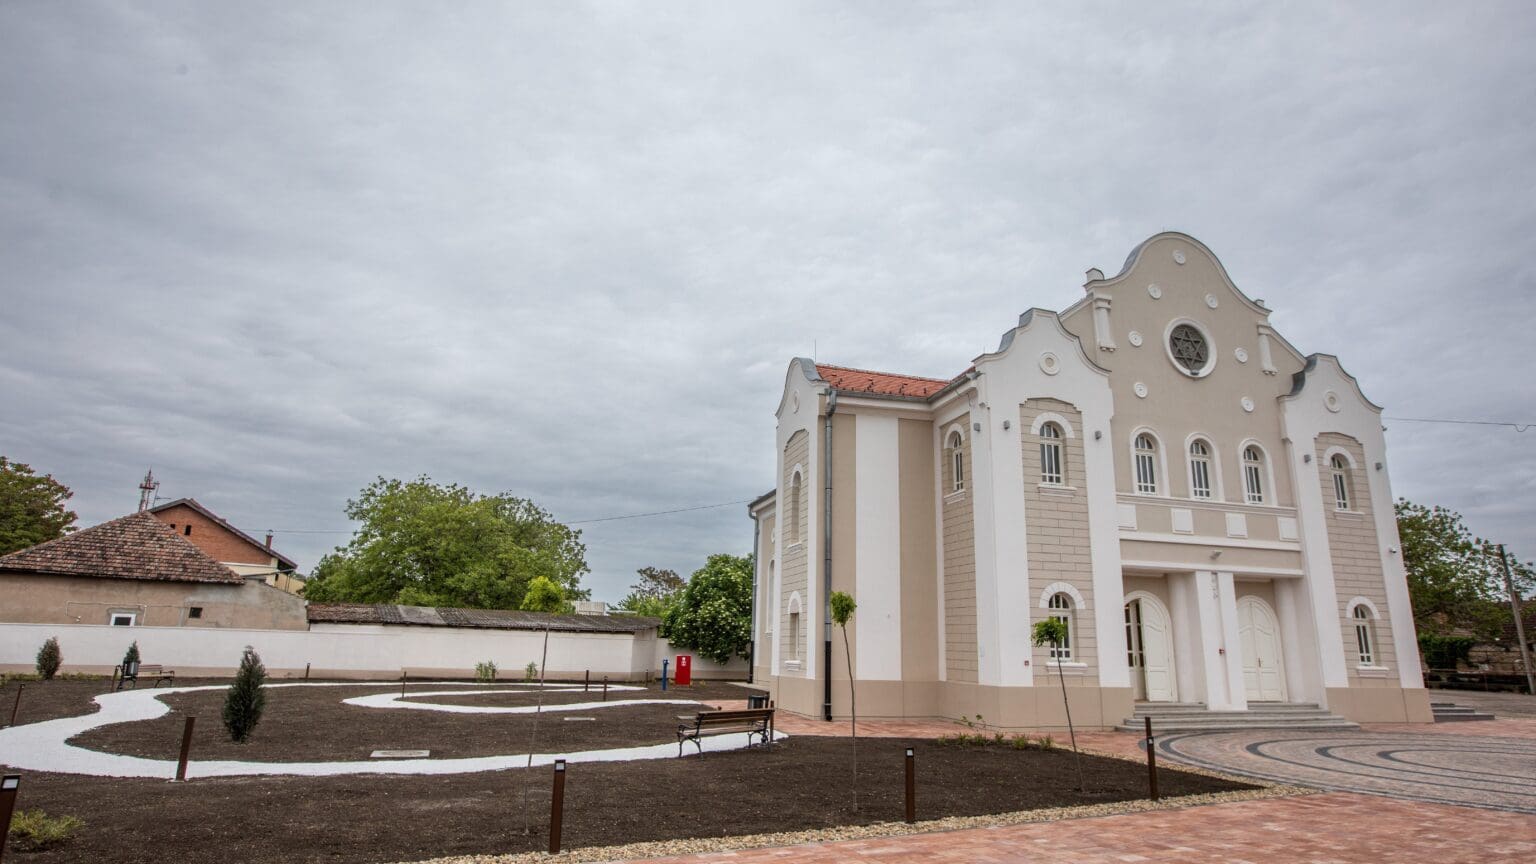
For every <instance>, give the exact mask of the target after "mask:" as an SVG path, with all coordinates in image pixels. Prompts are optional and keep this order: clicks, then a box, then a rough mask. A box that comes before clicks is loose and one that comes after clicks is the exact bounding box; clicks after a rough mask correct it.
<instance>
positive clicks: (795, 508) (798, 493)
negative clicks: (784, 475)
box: [788, 471, 805, 546]
mask: <svg viewBox="0 0 1536 864" xmlns="http://www.w3.org/2000/svg"><path fill="white" fill-rule="evenodd" d="M804 485H805V484H803V483H801V482H800V472H799V471H796V472H795V473H794V476H792V477H791V478H790V479H789V525H788V528H789V532H788V533H789V545H791V546H794V545H796V544H798V543H799V542H800V511H801V509H802V508H803V506H804V503H803V502H802V500H801V499H802V498H803V497H804V496H803V495H802V492H803V491H804V490H803V488H802V487H803V486H804Z"/></svg>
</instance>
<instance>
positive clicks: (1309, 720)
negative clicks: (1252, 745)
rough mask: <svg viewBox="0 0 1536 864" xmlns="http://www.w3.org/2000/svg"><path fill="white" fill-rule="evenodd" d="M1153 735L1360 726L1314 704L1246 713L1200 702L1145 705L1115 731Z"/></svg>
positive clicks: (1257, 706)
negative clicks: (1148, 727) (1147, 730)
mask: <svg viewBox="0 0 1536 864" xmlns="http://www.w3.org/2000/svg"><path fill="white" fill-rule="evenodd" d="M1149 717H1150V718H1151V719H1152V732H1153V734H1154V735H1161V734H1164V733H1170V732H1215V731H1225V730H1234V729H1358V728H1360V726H1359V724H1357V723H1353V722H1351V721H1349V720H1346V719H1344V718H1343V717H1338V716H1336V715H1334V714H1330V713H1329V712H1328V710H1327V709H1325V708H1321V707H1319V706H1318V705H1317V704H1316V703H1314V702H1254V703H1252V704H1251V705H1250V706H1249V708H1248V710H1247V711H1212V710H1210V709H1208V708H1207V707H1206V706H1204V705H1201V704H1197V703H1187V702H1185V703H1169V702H1142V703H1139V704H1137V705H1136V709H1135V712H1134V713H1133V715H1132V716H1131V717H1128V718H1126V720H1125V721H1124V722H1123V723H1121V724H1120V725H1119V726H1117V727H1116V728H1117V729H1119V730H1121V731H1125V732H1142V731H1145V727H1146V720H1147V718H1149Z"/></svg>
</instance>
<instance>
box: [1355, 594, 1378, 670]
mask: <svg viewBox="0 0 1536 864" xmlns="http://www.w3.org/2000/svg"><path fill="white" fill-rule="evenodd" d="M1354 619H1355V644H1356V646H1357V647H1358V648H1359V650H1360V665H1361V666H1373V665H1375V662H1376V633H1375V629H1376V628H1375V627H1373V626H1372V622H1371V610H1370V609H1369V608H1367V607H1366V605H1365V604H1364V603H1358V604H1356V605H1355V611H1354Z"/></svg>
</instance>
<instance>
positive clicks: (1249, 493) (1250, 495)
mask: <svg viewBox="0 0 1536 864" xmlns="http://www.w3.org/2000/svg"><path fill="white" fill-rule="evenodd" d="M1243 500H1244V501H1247V502H1248V503H1249V504H1263V503H1264V451H1262V450H1260V449H1259V448H1258V447H1257V446H1255V445H1253V444H1249V445H1248V446H1247V447H1244V448H1243Z"/></svg>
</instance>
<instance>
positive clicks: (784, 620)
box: [779, 430, 820, 662]
mask: <svg viewBox="0 0 1536 864" xmlns="http://www.w3.org/2000/svg"><path fill="white" fill-rule="evenodd" d="M810 441H811V436H810V435H809V434H808V433H806V432H805V431H804V430H801V431H799V432H796V433H795V434H794V435H791V436H790V438H789V441H788V443H786V444H785V445H784V476H783V478H781V479H780V481H779V484H780V485H779V490H780V493H779V494H780V496H781V497H780V500H779V511H780V512H781V513H783V514H784V519H785V520H786V523H785V525H784V527H783V528H782V529H781V530H780V535H779V545H780V548H781V549H782V552H783V556H784V559H783V560H782V561H780V562H779V566H780V568H781V571H782V572H781V574H780V577H779V579H780V586H781V587H780V594H781V596H780V597H779V627H781V628H782V629H783V632H782V633H781V634H780V635H779V638H780V640H781V641H780V647H779V652H780V653H779V660H780V662H783V661H788V660H803V659H804V658H805V657H806V656H807V655H806V647H807V646H806V639H807V634H808V633H809V632H811V631H813V630H815V629H816V628H815V624H816V622H817V621H819V620H820V617H819V615H818V614H817V612H816V610H814V609H812V608H811V597H810V595H809V591H808V586H809V584H810V582H809V574H810V570H809V567H810V562H809V561H808V557H807V556H808V550H809V549H810V543H809V539H810V529H811V524H810V513H809V511H810V506H809V505H810V496H811V495H812V494H814V490H812V489H811V488H810V486H811V472H810V466H811V458H810ZM796 465H800V466H801V469H802V481H801V500H800V506H799V514H800V516H799V519H798V520H797V521H798V524H799V529H798V534H797V533H796V529H795V525H794V524H791V523H789V522H788V519H789V518H790V514H792V513H794V512H795V508H794V503H793V502H792V501H791V500H790V494H791V493H790V490H791V489H792V488H793V487H792V486H791V485H790V480H791V478H792V476H793V474H794V470H795V466H796ZM797 538H798V541H799V542H796V539H797ZM796 591H798V592H800V603H801V606H800V632H799V634H798V636H797V637H796V638H795V639H794V642H795V644H790V639H791V636H790V633H791V629H790V626H789V600H790V597H791V596H792V595H793V594H794V593H795V592H796Z"/></svg>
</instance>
